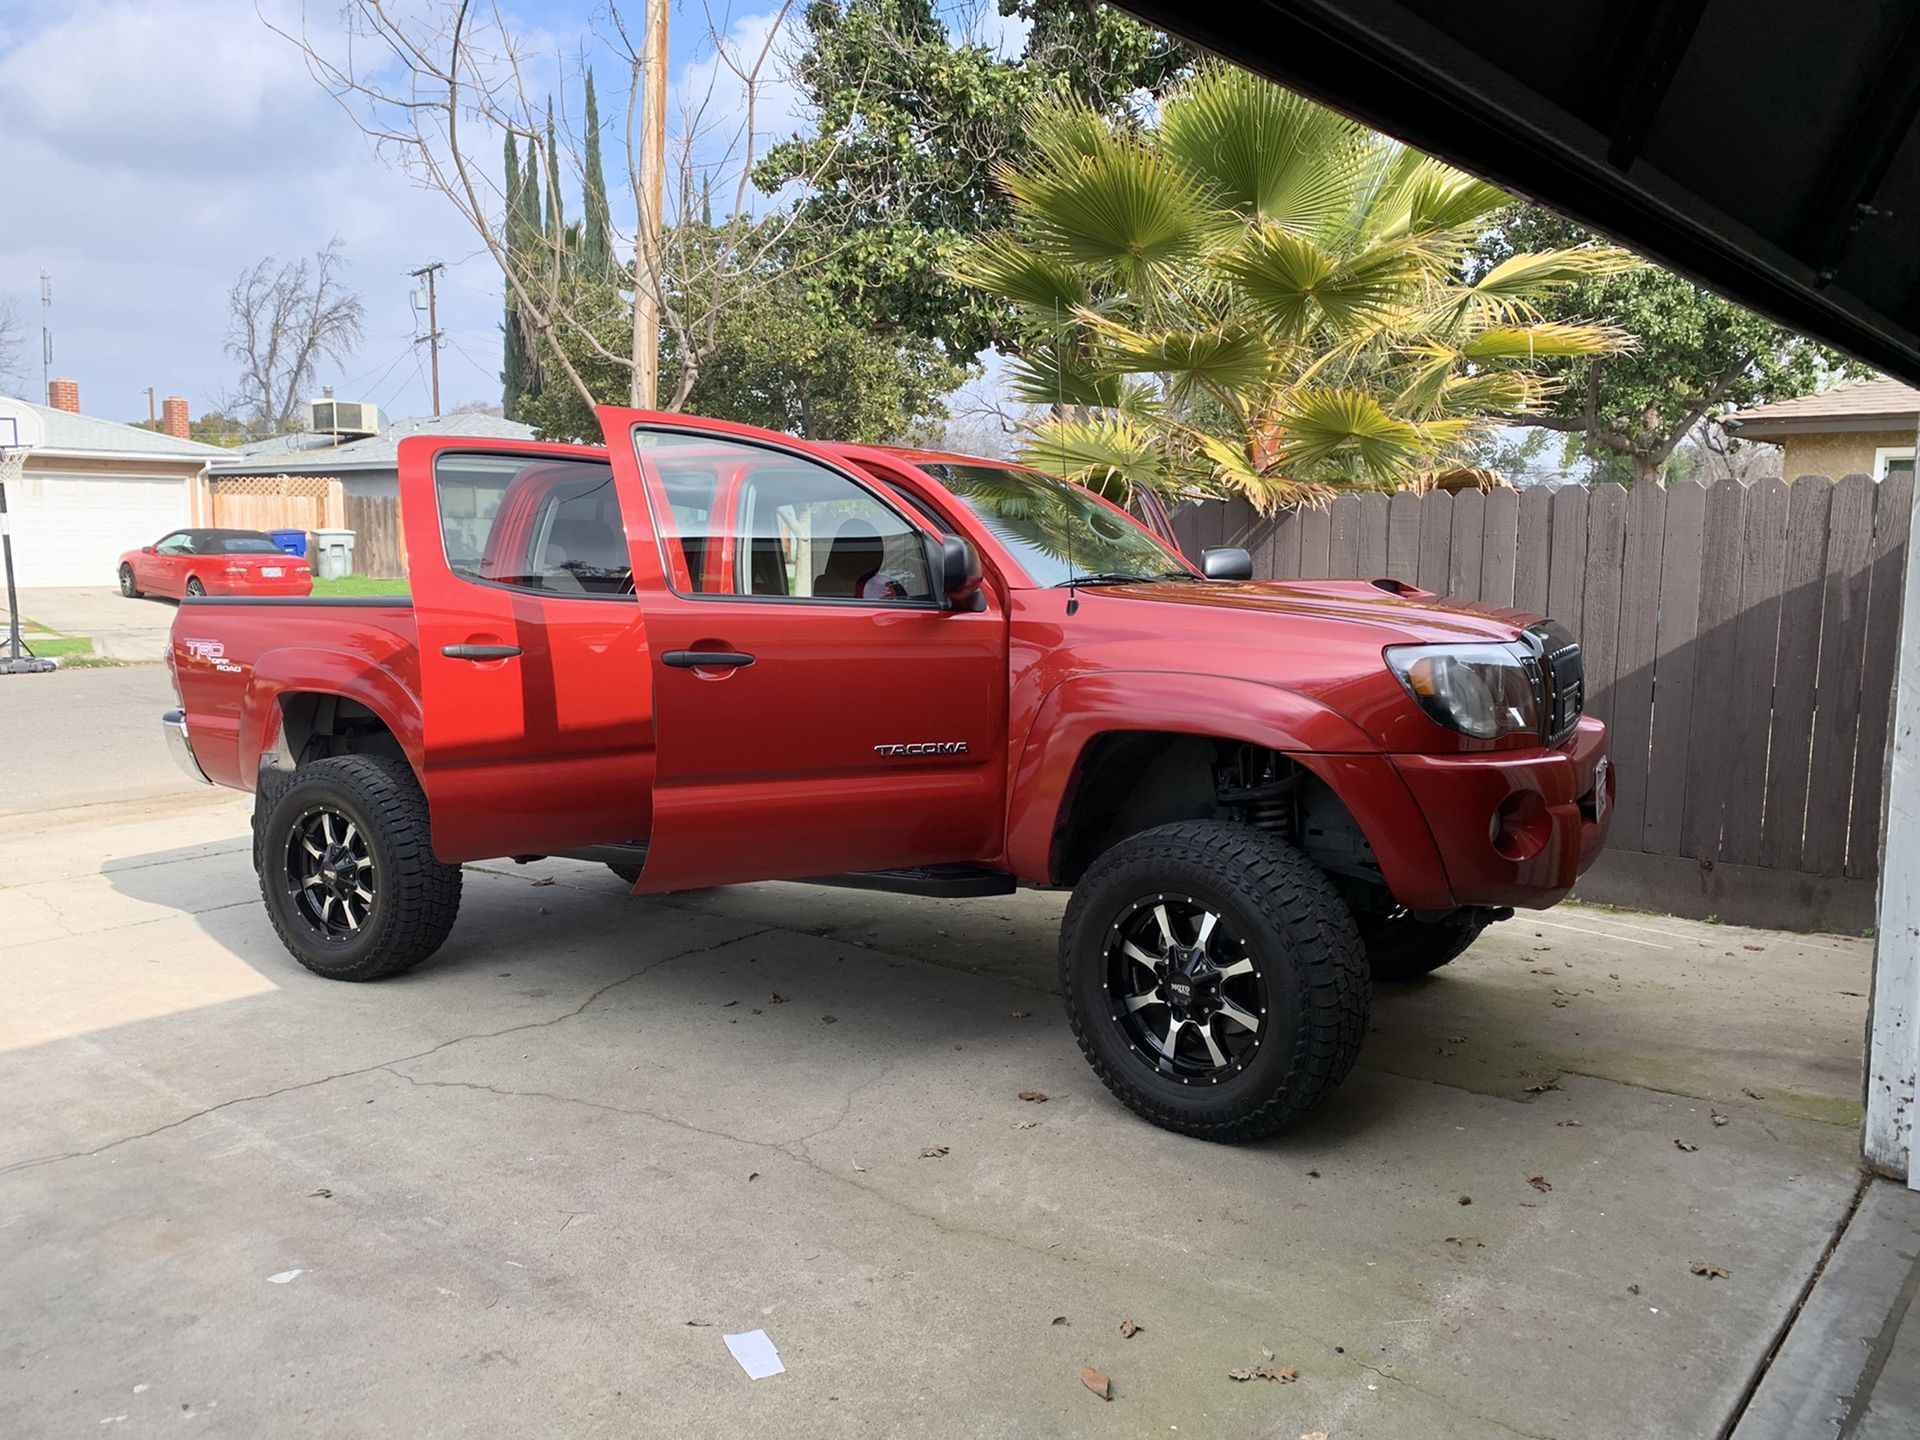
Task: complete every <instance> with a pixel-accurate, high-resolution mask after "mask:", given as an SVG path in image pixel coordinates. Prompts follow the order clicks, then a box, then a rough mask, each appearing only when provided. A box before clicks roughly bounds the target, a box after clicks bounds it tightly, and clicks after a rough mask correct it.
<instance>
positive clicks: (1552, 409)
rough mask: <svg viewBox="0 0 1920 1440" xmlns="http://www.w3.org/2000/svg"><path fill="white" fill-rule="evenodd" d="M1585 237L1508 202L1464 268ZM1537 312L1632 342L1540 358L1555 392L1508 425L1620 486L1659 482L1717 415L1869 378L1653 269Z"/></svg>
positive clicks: (1546, 300) (1602, 282) (1591, 282)
mask: <svg viewBox="0 0 1920 1440" xmlns="http://www.w3.org/2000/svg"><path fill="white" fill-rule="evenodd" d="M1594 239H1595V237H1594V236H1593V235H1592V233H1591V232H1589V231H1587V230H1583V229H1582V228H1581V227H1580V226H1578V225H1576V224H1574V223H1573V222H1572V221H1571V220H1567V219H1564V218H1563V217H1561V216H1558V215H1555V214H1553V213H1552V212H1551V211H1548V210H1542V209H1540V208H1539V207H1538V206H1534V205H1526V204H1517V205H1514V206H1512V207H1510V208H1509V209H1507V210H1505V211H1504V212H1502V213H1501V214H1500V215H1499V216H1498V217H1496V219H1495V222H1494V224H1493V225H1492V226H1491V227H1490V228H1489V230H1488V231H1487V232H1486V234H1485V235H1484V237H1483V238H1482V239H1481V241H1480V242H1479V244H1478V245H1477V246H1476V248H1475V253H1474V255H1473V256H1472V257H1471V261H1470V264H1471V265H1472V266H1473V267H1474V268H1475V269H1478V270H1484V269H1487V268H1490V267H1492V266H1495V265H1499V264H1501V263H1503V262H1504V261H1505V260H1507V259H1508V258H1509V257H1511V256H1513V255H1515V254H1519V253H1523V252H1526V251H1534V250H1542V249H1549V248H1556V247H1564V246H1571V245H1585V244H1591V243H1593V242H1594ZM1539 309H1540V313H1541V315H1542V318H1543V319H1545V320H1549V321H1553V320H1562V319H1568V318H1571V317H1576V316H1585V315H1601V316H1605V317H1606V318H1607V319H1608V320H1609V321H1611V322H1612V323H1613V324H1615V325H1616V326H1618V327H1619V328H1620V329H1621V330H1622V331H1624V332H1625V333H1626V334H1627V335H1629V336H1631V337H1632V338H1633V339H1634V341H1635V342H1636V343H1635V344H1634V345H1633V346H1632V347H1631V348H1630V349H1626V350H1621V351H1617V352H1615V353H1613V354H1610V355H1595V356H1588V357H1584V358H1576V359H1556V360H1552V361H1549V362H1548V365H1547V370H1548V372H1549V373H1550V374H1552V375H1553V376H1554V377H1555V379H1556V380H1557V381H1559V382H1560V383H1559V385H1558V388H1557V389H1556V390H1555V392H1554V393H1553V394H1552V395H1551V396H1550V397H1549V400H1548V403H1547V404H1546V405H1545V406H1543V407H1542V408H1541V409H1540V410H1538V411H1536V412H1534V413H1531V414H1527V415H1521V416H1515V417H1513V418H1512V420H1511V422H1510V423H1512V424H1516V425H1528V426H1537V427H1539V428H1541V429H1545V430H1550V431H1557V432H1559V433H1561V434H1563V435H1565V436H1567V437H1568V438H1569V442H1570V445H1571V446H1575V447H1577V448H1578V450H1579V452H1580V453H1581V454H1583V455H1585V456H1586V457H1587V459H1588V460H1589V461H1590V462H1591V465H1592V468H1593V472H1594V474H1595V475H1596V476H1597V477H1601V478H1606V479H1611V480H1618V481H1621V482H1623V483H1626V484H1632V483H1633V482H1635V481H1637V480H1648V479H1654V478H1658V477H1659V476H1661V475H1662V474H1663V473H1665V472H1666V470H1667V468H1668V467H1669V465H1670V464H1671V462H1672V460H1673V459H1674V456H1675V450H1676V447H1678V446H1679V445H1680V443H1681V441H1682V440H1684V439H1685V438H1686V437H1687V436H1688V435H1689V434H1692V433H1694V432H1695V431H1696V430H1698V429H1699V428H1700V427H1702V426H1703V425H1710V424H1712V423H1713V422H1714V421H1715V420H1717V418H1718V417H1719V416H1720V415H1722V414H1724V413H1725V412H1726V411H1728V410H1731V409H1737V408H1744V407H1746V406H1751V405H1762V404H1766V403H1768V402H1770V401H1774V400H1789V399H1792V398H1793V397H1794V396H1796V395H1808V394H1811V393H1813V392H1814V391H1816V390H1819V389H1821V388H1823V387H1824V386H1825V385H1827V384H1830V383H1831V382H1832V381H1833V380H1834V379H1835V378H1839V377H1846V376H1859V375H1864V374H1866V373H1868V372H1867V371H1865V370H1864V369H1862V367H1860V366H1859V365H1857V364H1855V363H1853V362H1852V361H1849V360H1847V359H1846V358H1845V357H1844V356H1842V355H1840V354H1838V353H1837V352H1835V351H1832V350H1829V349H1827V348H1826V347H1825V346H1823V345H1819V344H1817V343H1815V342H1814V341H1812V340H1809V339H1807V338H1806V337H1805V336H1802V335H1798V334H1796V333H1794V332H1793V331H1791V330H1788V329H1785V328H1783V327H1782V326H1779V325H1776V324H1774V323H1773V322H1772V321H1771V320H1767V319H1764V318H1762V317H1761V316H1759V315H1755V314H1754V313H1753V312H1752V311H1750V310H1745V309H1742V308H1741V307H1740V306H1738V305H1735V304H1733V303H1732V302H1730V301H1727V300H1722V299H1721V298H1720V297H1719V296H1717V295H1713V294H1710V293H1709V292H1707V291H1705V290H1702V289H1700V287H1699V286H1697V285H1694V284H1693V283H1692V282H1690V281H1688V280H1685V279H1683V278H1682V277H1681V276H1678V275H1676V274H1674V273H1673V272H1672V271H1670V270H1664V269H1661V268H1660V267H1658V266H1655V265H1641V266H1636V267H1634V268H1632V269H1628V270H1623V271H1620V272H1618V273H1616V274H1612V275H1595V276H1588V277H1584V278H1581V279H1579V280H1576V281H1574V282H1573V283H1571V284H1568V285H1566V286H1563V287H1561V288H1560V289H1558V290H1556V291H1555V292H1554V293H1553V294H1551V295H1548V296H1544V297H1542V299H1541V300H1540V302H1539ZM1569 458H1571V457H1569Z"/></svg>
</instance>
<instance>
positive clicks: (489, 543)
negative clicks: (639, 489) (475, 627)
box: [433, 452, 633, 599]
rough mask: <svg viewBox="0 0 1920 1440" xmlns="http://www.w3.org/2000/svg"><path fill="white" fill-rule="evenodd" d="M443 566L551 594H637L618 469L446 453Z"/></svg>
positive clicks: (438, 482)
mask: <svg viewBox="0 0 1920 1440" xmlns="http://www.w3.org/2000/svg"><path fill="white" fill-rule="evenodd" d="M433 478H434V495H435V498H436V500H437V502H438V504H439V509H440V536H441V541H442V543H443V545H444V546H445V548H446V554H447V565H448V568H449V569H451V570H452V571H453V573H454V574H455V575H457V576H459V577H460V578H461V579H463V580H469V581H472V582H474V583H476V584H481V585H504V586H507V587H508V588H510V589H514V590H533V591H537V592H539V593H541V594H547V595H570V596H584V597H607V598H613V599H632V598H633V565H632V561H631V560H630V559H629V558H628V555H627V535H626V526H625V524H624V522H623V520H622V517H621V514H620V499H619V496H618V495H617V494H616V493H615V491H614V484H613V471H612V469H611V468H610V467H608V466H607V465H605V464H602V463H599V462H595V461H591V460H571V459H559V458H554V457H550V456H544V455H469V454H460V453H458V452H450V453H447V454H443V455H441V456H439V457H438V458H437V459H436V461H435V462H434V477H433Z"/></svg>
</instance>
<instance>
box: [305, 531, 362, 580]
mask: <svg viewBox="0 0 1920 1440" xmlns="http://www.w3.org/2000/svg"><path fill="white" fill-rule="evenodd" d="M313 550H314V555H313V573H314V574H315V575H318V576H319V577H320V578H321V579H322V580H338V579H339V578H340V577H341V576H343V575H351V574H352V573H353V531H351V530H316V531H314V532H313Z"/></svg>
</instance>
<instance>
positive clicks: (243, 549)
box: [206, 535, 281, 555]
mask: <svg viewBox="0 0 1920 1440" xmlns="http://www.w3.org/2000/svg"><path fill="white" fill-rule="evenodd" d="M206 553H208V554H212V555H278V554H280V553H281V552H280V547H279V546H278V545H276V544H274V543H273V541H272V540H270V539H268V538H267V537H266V536H265V535H217V536H215V537H214V539H213V543H212V544H211V545H210V546H208V547H206Z"/></svg>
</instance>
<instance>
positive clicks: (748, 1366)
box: [720, 1330, 787, 1380]
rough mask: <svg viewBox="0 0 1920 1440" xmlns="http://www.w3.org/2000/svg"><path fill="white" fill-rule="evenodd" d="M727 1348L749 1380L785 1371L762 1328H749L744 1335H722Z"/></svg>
mask: <svg viewBox="0 0 1920 1440" xmlns="http://www.w3.org/2000/svg"><path fill="white" fill-rule="evenodd" d="M720 1338H721V1339H723V1340H725V1341H726V1342H727V1349H729V1350H731V1351H732V1352H733V1358H734V1359H736V1360H738V1361H739V1362H740V1368H741V1369H742V1370H744V1371H746V1372H747V1378H748V1379H749V1380H764V1379H766V1378H767V1377H768V1376H769V1375H779V1374H783V1373H784V1372H785V1371H786V1368H787V1367H786V1366H784V1365H782V1364H781V1363H780V1352H779V1351H778V1350H776V1349H774V1348H773V1341H772V1340H770V1339H768V1338H767V1332H766V1331H764V1330H749V1331H748V1332H747V1333H746V1334H744V1335H723V1336H721V1337H720Z"/></svg>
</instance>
